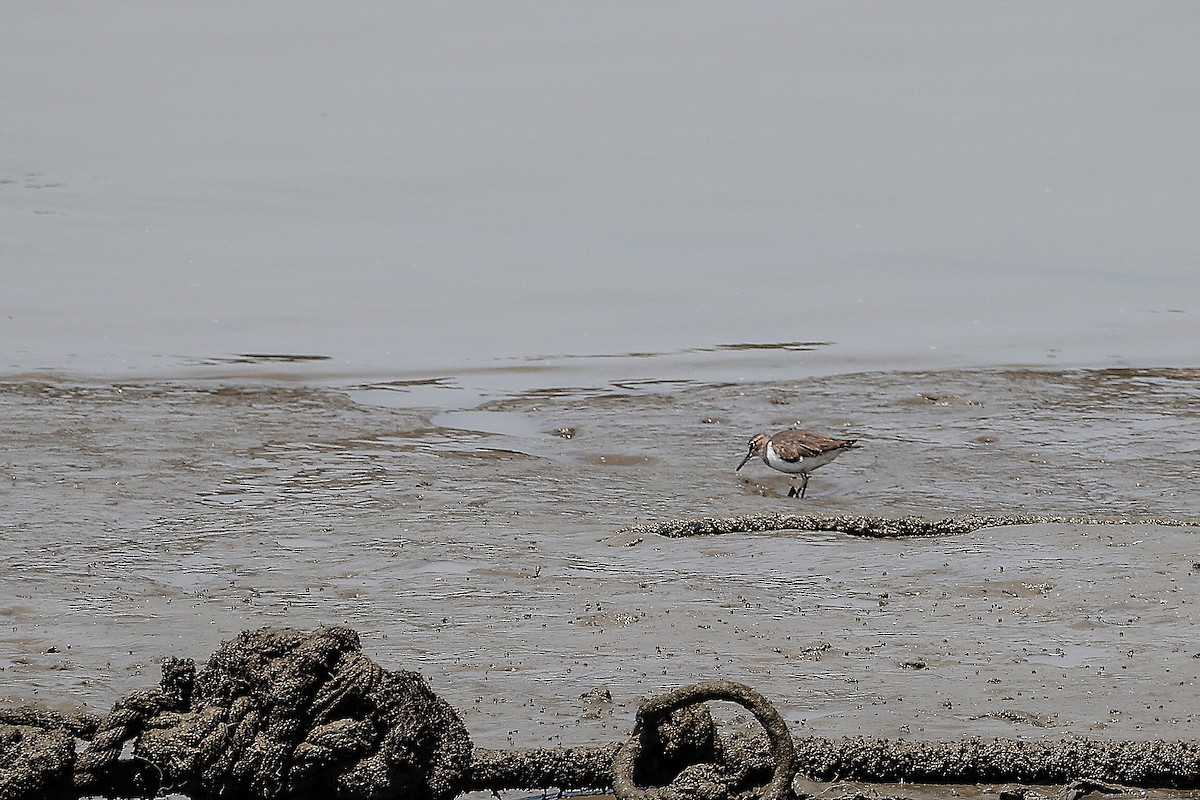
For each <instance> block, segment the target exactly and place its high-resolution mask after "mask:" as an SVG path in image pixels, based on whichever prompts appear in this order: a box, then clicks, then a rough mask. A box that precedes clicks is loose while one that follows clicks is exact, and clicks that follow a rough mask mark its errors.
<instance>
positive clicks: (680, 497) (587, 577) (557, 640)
mask: <svg viewBox="0 0 1200 800" xmlns="http://www.w3.org/2000/svg"><path fill="white" fill-rule="evenodd" d="M380 393H381V391H380V390H378V389H371V388H363V387H359V388H354V387H349V388H343V389H337V388H312V387H298V386H289V385H284V384H280V383H275V384H263V383H258V384H248V383H242V384H235V383H232V382H191V383H184V382H181V383H164V382H147V383H127V384H106V383H92V384H89V383H80V382H71V381H56V380H52V379H45V378H40V379H32V378H31V379H22V380H14V381H9V382H6V383H3V384H0V447H2V449H3V452H4V454H5V455H4V456H3V466H4V470H3V473H2V474H3V476H4V483H3V508H2V510H0V527H2V529H3V532H4V536H5V539H6V546H5V548H4V551H3V553H2V554H0V576H2V578H0V619H3V621H4V623H5V624H4V626H3V628H0V675H2V678H3V685H4V689H3V697H2V698H0V699H3V700H5V701H10V702H18V703H23V702H29V701H41V702H45V703H47V704H49V705H51V706H53V707H57V708H72V707H75V706H82V707H86V708H89V709H91V710H104V709H105V708H107V706H108V705H109V704H111V702H112V701H113V700H114V699H115V698H116V697H118V696H119V695H121V694H123V693H127V692H130V691H134V690H136V689H140V688H144V687H146V686H149V685H152V684H154V683H156V682H157V677H158V676H157V672H158V669H157V664H156V662H157V660H158V659H160V658H161V657H162V656H164V655H175V656H185V657H193V658H197V659H203V658H205V657H207V655H208V654H209V653H211V652H212V651H213V650H214V649H215V648H216V646H217V644H218V643H219V642H220V641H221V640H222V639H227V638H229V637H231V636H233V635H235V634H236V633H237V632H239V631H241V630H243V629H248V628H256V627H259V626H262V625H268V624H274V625H288V626H293V627H302V628H309V627H315V626H317V625H321V624H340V625H347V626H349V627H352V628H354V629H356V630H358V631H359V632H360V633H361V634H362V637H363V645H364V650H365V652H366V653H367V654H368V655H369V656H370V657H372V658H373V659H375V660H376V661H377V662H379V663H380V664H382V665H384V666H389V667H393V668H405V669H414V670H417V671H420V672H421V673H423V674H424V675H425V676H426V677H427V679H428V680H429V682H430V684H431V686H432V687H433V688H434V689H435V690H436V691H437V692H438V693H439V694H440V695H441V696H442V697H444V698H445V699H447V700H448V701H449V702H450V703H451V705H453V706H454V707H455V708H456V709H457V710H458V711H459V712H460V714H462V716H463V718H464V721H465V722H466V724H467V727H468V729H469V730H470V732H471V735H472V737H473V739H474V741H475V743H476V744H477V745H478V746H481V747H506V746H521V747H539V746H549V745H558V744H564V745H566V744H570V745H587V744H604V743H608V742H613V741H619V740H623V738H624V737H625V735H626V733H627V731H628V729H629V727H630V725H631V723H632V719H633V713H634V711H635V710H636V706H637V700H638V698H639V697H640V696H649V695H654V694H658V693H661V692H662V691H664V690H666V689H669V688H673V687H676V686H680V685H683V684H686V683H691V682H694V681H696V680H699V679H706V678H718V677H725V678H731V679H734V680H739V681H742V682H745V683H747V684H749V685H751V686H754V687H755V688H757V689H758V690H760V691H761V692H763V693H764V694H765V695H766V696H767V697H769V698H771V699H772V700H773V701H774V702H775V703H776V704H777V706H778V707H779V709H780V711H781V712H782V713H783V715H784V717H785V718H786V719H787V721H788V723H789V725H790V726H791V727H792V730H793V731H794V732H795V733H796V735H816V736H825V737H836V736H845V735H863V736H871V737H913V738H954V737H963V736H1003V737H1062V736H1068V735H1072V734H1079V735H1087V736H1097V737H1105V738H1114V739H1117V738H1121V739H1154V738H1190V737H1193V736H1195V735H1196V733H1197V730H1198V720H1197V713H1200V712H1198V711H1197V709H1200V705H1198V704H1197V703H1196V695H1195V692H1196V688H1195V686H1196V680H1197V673H1198V671H1200V647H1198V646H1197V645H1196V644H1195V641H1196V637H1195V632H1196V631H1195V627H1194V623H1193V621H1192V613H1193V608H1192V606H1193V604H1194V594H1195V592H1194V587H1195V585H1196V582H1197V581H1200V550H1198V548H1197V545H1196V538H1195V535H1196V533H1197V531H1196V530H1195V529H1192V528H1169V527H1161V526H1154V525H1134V526H1127V525H1123V526H1084V525H1029V526H1019V527H1003V528H988V529H983V530H978V531H974V532H972V533H966V534H961V535H955V536H947V537H934V538H922V539H866V538H862V537H853V536H848V535H845V534H841V533H836V532H812V531H788V530H778V531H764V532H756V533H732V534H726V535H722V536H705V537H696V538H683V539H670V538H664V537H659V536H652V535H651V536H631V535H629V533H628V532H623V529H625V528H626V527H627V526H629V525H630V524H633V523H637V522H650V521H658V520H665V519H673V518H680V517H688V516H731V515H742V514H761V513H779V512H789V513H800V512H803V513H815V514H881V515H888V516H893V515H901V514H918V515H923V516H944V515H953V514H964V513H982V514H1000V513H1032V514H1060V515H1081V516H1092V515H1095V516H1129V515H1145V516H1160V517H1179V518H1184V517H1195V516H1197V515H1200V504H1198V503H1197V502H1196V501H1195V495H1194V492H1193V487H1194V485H1195V479H1196V477H1197V466H1196V463H1197V461H1196V447H1195V445H1194V442H1196V441H1200V436H1198V434H1200V404H1197V402H1196V401H1197V398H1198V397H1200V372H1197V371H1193V370H1104V371H1067V372H1054V371H1036V370H984V371H950V372H925V373H864V374H857V375H842V376H834V377H828V378H817V379H812V380H806V381H805V382H803V384H801V383H788V382H775V383H772V384H769V385H755V384H746V383H740V382H736V381H727V382H716V383H699V382H689V381H687V380H675V381H664V382H654V381H637V382H623V381H616V382H609V383H605V384H601V385H594V386H578V385H569V384H568V383H565V382H564V384H563V385H558V386H553V385H547V386H546V387H544V388H541V389H538V390H534V391H529V392H522V393H518V394H514V395H509V396H498V397H492V398H490V399H485V400H483V401H482V402H481V403H479V404H478V405H476V406H473V407H469V408H458V409H447V408H446V407H442V408H435V407H432V406H427V405H425V406H423V405H412V406H411V407H405V406H404V404H403V403H402V402H396V395H397V392H396V391H394V390H391V391H389V392H388V394H389V396H391V398H392V402H391V403H390V404H389V405H382V404H377V403H372V402H370V401H371V400H372V398H373V397H377V396H378V395H379V394H380ZM797 420H801V421H803V423H804V424H805V425H806V426H810V427H814V428H816V429H820V430H825V431H828V432H830V433H844V434H846V435H854V436H857V437H859V438H860V439H861V440H862V443H863V444H864V448H863V449H862V450H859V451H855V452H853V453H850V454H847V455H846V456H844V457H842V458H841V459H839V460H838V461H836V462H834V463H833V464H831V465H829V466H827V467H824V468H822V469H821V470H820V471H819V472H817V473H816V474H815V475H814V477H813V479H812V482H811V484H810V486H809V496H808V498H807V499H806V500H804V501H801V502H798V501H794V500H788V499H787V498H785V497H783V494H784V492H786V488H787V486H788V479H787V477H786V476H784V475H781V474H776V473H772V472H771V471H769V470H767V469H766V468H765V467H763V466H762V465H761V464H760V465H758V468H757V469H752V468H751V467H750V466H748V467H747V469H746V470H743V472H742V473H740V474H738V473H734V471H733V467H734V466H736V464H737V462H738V460H740V458H741V456H742V455H743V453H744V448H745V442H746V439H748V437H749V435H750V434H751V433H754V432H755V431H757V430H759V429H767V430H770V429H773V428H778V427H784V426H786V425H788V424H791V423H792V422H795V421H797ZM605 692H607V693H608V694H609V695H610V696H611V700H609V699H607V698H606V696H605Z"/></svg>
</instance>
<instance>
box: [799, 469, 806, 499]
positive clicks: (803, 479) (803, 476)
mask: <svg viewBox="0 0 1200 800" xmlns="http://www.w3.org/2000/svg"><path fill="white" fill-rule="evenodd" d="M807 491H808V473H807V472H801V473H800V499H801V500H803V499H804V493H805V492H807Z"/></svg>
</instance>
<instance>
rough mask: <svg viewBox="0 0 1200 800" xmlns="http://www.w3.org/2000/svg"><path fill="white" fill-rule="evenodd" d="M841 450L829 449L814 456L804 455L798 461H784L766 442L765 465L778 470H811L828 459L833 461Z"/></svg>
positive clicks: (827, 461)
mask: <svg viewBox="0 0 1200 800" xmlns="http://www.w3.org/2000/svg"><path fill="white" fill-rule="evenodd" d="M841 453H842V451H841V450H829V451H826V452H824V453H821V454H819V455H815V456H805V457H804V458H801V459H800V460H799V461H784V460H783V459H782V458H780V457H779V456H778V455H777V454H776V453H775V448H774V447H772V446H771V444H770V443H768V444H767V466H769V467H771V468H773V469H777V470H779V471H780V472H791V473H793V474H795V473H798V472H812V471H813V470H814V469H816V468H817V467H821V466H824V465H825V464H828V463H829V462H830V461H833V460H834V459H835V458H837V457H838V456H839V455H841Z"/></svg>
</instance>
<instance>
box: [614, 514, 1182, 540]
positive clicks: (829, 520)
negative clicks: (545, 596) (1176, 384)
mask: <svg viewBox="0 0 1200 800" xmlns="http://www.w3.org/2000/svg"><path fill="white" fill-rule="evenodd" d="M1039 523H1057V524H1066V525H1165V526H1170V527H1175V528H1191V527H1200V519H1188V518H1175V517H1065V516H1053V515H1045V514H995V515H987V514H960V515H958V516H953V517H942V518H940V519H927V518H925V517H873V516H852V515H846V516H822V515H817V514H747V515H744V516H739V517H692V518H685V519H672V520H664V521H662V522H642V523H637V524H634V525H629V526H627V527H625V528H622V529H621V533H629V534H635V535H642V536H648V535H653V536H666V537H670V538H679V537H683V536H708V535H712V534H718V533H754V532H756V531H781V530H796V531H840V532H842V533H848V534H850V535H852V536H870V537H874V538H878V539H896V538H903V537H910V536H912V537H916V536H948V535H951V534H956V533H970V532H971V531H975V530H979V529H980V528H995V527H1000V526H1003V525H1036V524H1039Z"/></svg>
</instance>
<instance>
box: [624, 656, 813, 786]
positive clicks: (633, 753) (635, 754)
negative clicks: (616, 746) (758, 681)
mask: <svg viewBox="0 0 1200 800" xmlns="http://www.w3.org/2000/svg"><path fill="white" fill-rule="evenodd" d="M714 700H724V701H729V702H732V703H737V704H738V705H740V706H742V707H743V708H745V709H746V710H748V711H750V712H751V713H752V714H753V715H754V717H755V719H757V720H758V722H759V724H761V725H762V727H763V729H764V730H765V731H766V734H767V741H768V744H769V746H770V750H771V756H772V759H773V761H774V772H773V774H772V776H771V779H770V780H769V781H768V782H767V783H766V785H764V786H761V787H753V788H750V789H744V790H741V791H739V789H738V784H739V783H740V780H739V778H740V777H744V776H737V775H730V774H729V772H728V771H727V770H726V769H722V766H723V765H718V764H715V763H706V764H696V763H693V764H692V765H690V766H685V767H683V768H682V769H678V765H677V764H676V765H673V768H672V769H671V771H672V772H675V773H676V774H675V775H674V776H673V777H672V778H670V783H668V784H667V785H666V786H662V787H653V788H646V789H643V788H639V786H638V785H637V783H638V781H637V778H636V773H638V772H639V771H645V770H644V767H645V766H646V765H645V764H643V763H642V762H643V761H644V760H646V759H645V758H644V757H646V756H651V755H652V753H653V752H654V751H655V750H659V751H661V750H664V749H665V750H672V749H676V750H678V749H679V748H678V745H677V744H675V743H677V742H678V740H679V738H680V737H681V735H682V736H683V737H684V738H690V739H691V740H692V741H693V743H702V744H701V748H700V749H704V748H705V746H707V745H711V744H715V740H714V737H715V729H712V727H711V718H710V717H707V714H705V715H704V716H703V717H697V716H696V715H695V712H694V711H693V708H694V707H696V706H698V704H700V703H706V702H710V701H714ZM705 718H707V719H708V722H707V723H705V722H704V721H703V720H704V719H705ZM705 728H708V730H705ZM664 729H665V732H666V734H667V735H666V736H665V737H664V735H663V734H664ZM664 738H665V739H666V740H667V741H666V742H665V743H664ZM664 744H665V747H664ZM710 749H713V750H716V749H719V748H710ZM795 774H796V748H795V744H794V742H793V741H792V736H791V734H790V733H788V729H787V723H786V722H784V720H783V717H782V716H780V714H779V712H778V711H776V710H775V707H774V706H772V705H771V703H770V702H769V701H768V700H767V699H766V698H765V697H763V696H762V695H761V694H759V693H758V692H757V691H755V690H754V689H751V688H750V687H749V686H746V685H744V684H741V683H735V682H733V681H726V680H714V681H702V682H700V683H697V684H694V685H692V686H685V687H683V688H681V689H676V690H675V691H673V692H668V693H667V694H664V695H660V696H659V697H655V698H652V699H650V700H647V701H645V702H643V703H642V705H641V707H640V708H639V709H638V713H637V720H636V722H635V724H634V729H633V735H632V737H631V738H630V739H629V741H628V742H626V743H625V745H623V746H622V747H621V749H620V750H619V751H618V752H617V755H616V757H615V758H614V759H613V767H612V784H613V791H614V793H615V794H616V796H617V798H618V800H679V798H681V797H697V796H702V797H706V798H712V799H713V800H717V798H728V797H737V796H743V797H746V796H752V797H758V798H761V800H787V798H790V797H791V796H792V780H793V779H794V778H795Z"/></svg>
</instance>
